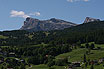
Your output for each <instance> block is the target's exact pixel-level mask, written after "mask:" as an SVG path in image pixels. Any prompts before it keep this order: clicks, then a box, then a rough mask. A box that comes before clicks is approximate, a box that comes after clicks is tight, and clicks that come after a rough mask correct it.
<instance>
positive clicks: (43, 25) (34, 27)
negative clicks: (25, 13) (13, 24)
mask: <svg viewBox="0 0 104 69" xmlns="http://www.w3.org/2000/svg"><path fill="white" fill-rule="evenodd" d="M76 25H77V24H75V23H72V22H68V21H64V20H61V19H55V18H52V19H49V20H39V19H35V18H30V17H28V18H26V20H25V21H24V25H23V26H22V27H21V28H20V30H30V31H50V30H62V29H65V28H69V27H72V26H76Z"/></svg>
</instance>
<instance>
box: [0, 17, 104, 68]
mask: <svg viewBox="0 0 104 69" xmlns="http://www.w3.org/2000/svg"><path fill="white" fill-rule="evenodd" d="M0 69H104V21H101V20H100V19H96V18H91V17H86V19H85V21H84V22H83V23H82V24H76V23H73V22H68V21H64V20H61V19H56V18H51V19H48V20H39V19H35V18H31V17H28V18H26V20H25V21H24V25H23V26H22V27H21V28H20V29H19V30H11V31H1V32H0Z"/></svg>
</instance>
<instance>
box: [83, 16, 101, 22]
mask: <svg viewBox="0 0 104 69" xmlns="http://www.w3.org/2000/svg"><path fill="white" fill-rule="evenodd" d="M98 21H100V19H95V18H91V17H86V19H85V21H84V23H88V22H98Z"/></svg>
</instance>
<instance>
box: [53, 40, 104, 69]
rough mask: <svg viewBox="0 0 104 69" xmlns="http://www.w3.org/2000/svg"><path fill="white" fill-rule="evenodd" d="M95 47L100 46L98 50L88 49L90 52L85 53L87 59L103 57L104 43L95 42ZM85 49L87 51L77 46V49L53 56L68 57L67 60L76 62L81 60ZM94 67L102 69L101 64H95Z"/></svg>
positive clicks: (58, 57)
mask: <svg viewBox="0 0 104 69" xmlns="http://www.w3.org/2000/svg"><path fill="white" fill-rule="evenodd" d="M91 43H93V42H91ZM91 43H89V44H91ZM82 45H83V46H85V44H82ZM97 47H101V49H100V50H90V54H88V55H86V58H87V59H90V60H99V59H101V58H103V57H104V44H102V45H99V44H95V48H97ZM86 51H88V49H86V48H78V49H74V50H73V51H72V52H68V53H64V54H60V55H58V56H56V57H55V58H56V60H57V59H61V58H68V62H76V61H80V62H82V61H83V59H84V58H83V57H84V54H85V53H86ZM94 67H95V69H103V65H102V64H100V65H95V66H94ZM87 69H90V66H88V68H87Z"/></svg>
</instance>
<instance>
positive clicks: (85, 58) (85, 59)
mask: <svg viewBox="0 0 104 69" xmlns="http://www.w3.org/2000/svg"><path fill="white" fill-rule="evenodd" d="M86 61H87V60H86V55H85V54H84V63H85V62H86Z"/></svg>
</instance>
